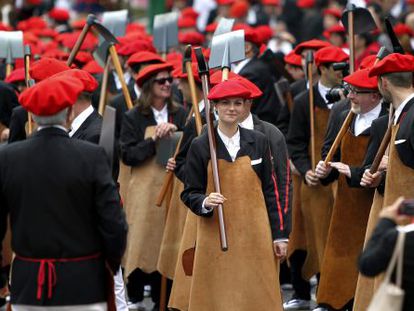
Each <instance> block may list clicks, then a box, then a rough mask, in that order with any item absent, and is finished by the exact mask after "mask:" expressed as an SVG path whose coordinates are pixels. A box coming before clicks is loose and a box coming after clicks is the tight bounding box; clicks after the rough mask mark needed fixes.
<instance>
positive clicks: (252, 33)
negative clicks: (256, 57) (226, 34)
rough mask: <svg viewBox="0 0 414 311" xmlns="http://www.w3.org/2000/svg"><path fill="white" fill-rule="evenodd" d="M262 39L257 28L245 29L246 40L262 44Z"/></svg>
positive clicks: (258, 44)
mask: <svg viewBox="0 0 414 311" xmlns="http://www.w3.org/2000/svg"><path fill="white" fill-rule="evenodd" d="M262 39H263V38H262V37H261V36H260V34H259V32H257V31H256V30H255V29H253V28H251V27H249V28H246V29H245V30H244V40H246V41H248V42H251V43H253V44H256V45H257V46H260V45H261V44H262V43H263V42H262Z"/></svg>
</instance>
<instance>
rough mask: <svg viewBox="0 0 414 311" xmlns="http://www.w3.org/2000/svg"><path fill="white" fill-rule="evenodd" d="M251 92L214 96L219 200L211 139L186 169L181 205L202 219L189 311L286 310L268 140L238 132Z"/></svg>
mask: <svg viewBox="0 0 414 311" xmlns="http://www.w3.org/2000/svg"><path fill="white" fill-rule="evenodd" d="M250 96H251V92H250V91H249V90H248V89H246V88H245V87H244V86H243V85H242V84H241V83H240V82H238V81H236V80H230V81H225V82H222V83H220V84H218V85H217V86H215V87H214V88H213V89H212V90H211V92H210V95H209V99H210V100H212V101H214V103H215V107H216V109H217V111H218V115H219V122H218V126H217V127H216V128H215V129H214V134H215V137H216V151H217V158H218V168H219V172H220V184H221V190H222V192H221V194H220V193H216V192H214V189H213V180H212V176H211V175H212V174H211V166H210V163H209V158H210V153H209V143H208V136H207V133H203V134H202V135H201V136H200V137H198V138H196V139H195V140H194V141H193V143H192V145H191V147H190V150H189V153H188V156H187V163H186V170H187V172H186V185H185V189H184V191H183V193H182V195H181V198H182V199H183V201H184V202H185V203H186V205H187V206H188V207H189V208H190V209H191V210H192V212H193V213H195V214H196V215H198V216H199V217H197V239H196V243H195V244H196V245H195V254H194V262H193V270H192V279H191V287H190V295H189V297H190V298H189V304H188V310H196V311H204V310H205V311H207V310H209V311H210V310H216V311H220V310H226V311H232V310H237V311H240V310H241V311H243V310H246V311H247V310H264V311H266V310H269V311H270V310H282V300H281V294H280V288H279V280H278V261H277V257H276V256H275V252H276V254H277V255H278V256H280V257H284V256H285V255H286V249H287V244H286V242H285V241H286V237H285V236H283V235H281V232H280V230H279V228H280V225H281V223H280V222H281V221H283V220H282V219H280V218H279V215H278V213H277V206H276V205H277V202H276V196H275V183H274V176H273V173H272V163H271V160H270V152H269V146H268V142H267V140H266V138H265V136H264V135H262V134H260V133H258V132H255V131H250V130H246V129H243V128H239V127H238V120H239V117H240V113H241V109H242V105H244V99H246V98H249V97H250ZM221 203H224V215H225V222H226V232H227V240H228V250H227V251H222V250H221V247H220V239H219V228H218V220H217V213H216V211H215V210H214V208H215V207H216V206H217V205H218V204H221Z"/></svg>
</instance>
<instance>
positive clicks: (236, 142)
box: [217, 127, 240, 162]
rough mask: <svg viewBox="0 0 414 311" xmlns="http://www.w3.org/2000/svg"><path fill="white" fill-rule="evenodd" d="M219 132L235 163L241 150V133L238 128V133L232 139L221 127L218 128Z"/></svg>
mask: <svg viewBox="0 0 414 311" xmlns="http://www.w3.org/2000/svg"><path fill="white" fill-rule="evenodd" d="M217 132H218V134H219V136H220V138H221V140H222V141H223V143H224V146H226V149H227V151H228V152H229V154H230V157H231V160H232V161H233V162H234V160H236V156H237V152H239V150H240V131H239V129H238V128H237V132H236V133H235V134H234V135H233V136H232V137H227V136H226V134H224V133H223V132H222V131H220V129H219V127H217Z"/></svg>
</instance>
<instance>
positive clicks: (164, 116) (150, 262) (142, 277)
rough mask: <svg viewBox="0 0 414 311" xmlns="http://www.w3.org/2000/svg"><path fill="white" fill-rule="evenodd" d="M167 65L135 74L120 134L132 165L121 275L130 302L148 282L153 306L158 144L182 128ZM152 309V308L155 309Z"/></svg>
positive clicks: (158, 234)
mask: <svg viewBox="0 0 414 311" xmlns="http://www.w3.org/2000/svg"><path fill="white" fill-rule="evenodd" d="M172 69H173V67H172V65H170V64H167V63H163V64H154V65H150V66H148V67H146V68H144V69H143V70H141V72H140V73H139V75H138V77H137V84H138V86H139V87H140V88H141V91H142V93H141V95H140V97H139V99H138V101H137V104H136V106H135V107H134V108H133V109H131V110H130V111H128V112H127V113H126V114H125V115H124V120H123V123H122V128H121V135H120V150H121V157H122V160H123V162H124V163H125V164H126V165H129V166H131V167H132V169H131V179H130V182H129V188H128V195H127V201H126V204H125V210H126V213H127V219H128V223H129V235H128V236H129V239H128V246H127V251H126V255H125V265H124V266H125V274H126V275H129V274H130V273H131V272H132V274H131V275H130V276H129V286H128V294H129V298H130V301H132V302H134V303H139V302H140V301H142V300H143V298H144V296H143V289H144V285H145V284H147V283H146V281H147V280H148V278H149V282H150V284H151V288H152V290H151V295H152V299H153V301H154V302H155V303H156V307H157V305H158V302H159V294H160V293H159V291H160V282H161V276H160V274H159V273H158V272H157V261H158V254H159V249H160V245H161V240H162V234H163V231H164V222H165V213H166V210H165V206H164V207H157V206H155V201H156V196H157V194H158V192H159V189H160V188H161V185H162V182H163V178H164V175H165V171H164V168H163V166H162V165H160V164H157V163H156V160H155V154H156V152H157V150H156V149H157V148H156V146H157V141H158V140H160V139H163V138H168V137H169V136H170V135H171V134H172V133H174V132H175V131H177V130H179V129H182V128H183V126H184V123H185V119H186V113H185V111H184V109H183V108H181V107H179V106H177V105H176V104H175V103H173V102H172V100H171V85H172V81H173V80H172V76H171V71H172ZM156 307H155V308H156Z"/></svg>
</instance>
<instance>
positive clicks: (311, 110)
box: [307, 63, 316, 170]
mask: <svg viewBox="0 0 414 311" xmlns="http://www.w3.org/2000/svg"><path fill="white" fill-rule="evenodd" d="M312 66H313V64H312V63H309V64H308V68H307V69H308V79H309V80H308V81H309V113H310V149H311V150H310V152H311V165H312V170H315V167H316V155H315V111H314V110H315V109H314V108H315V105H314V95H313V76H312Z"/></svg>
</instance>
